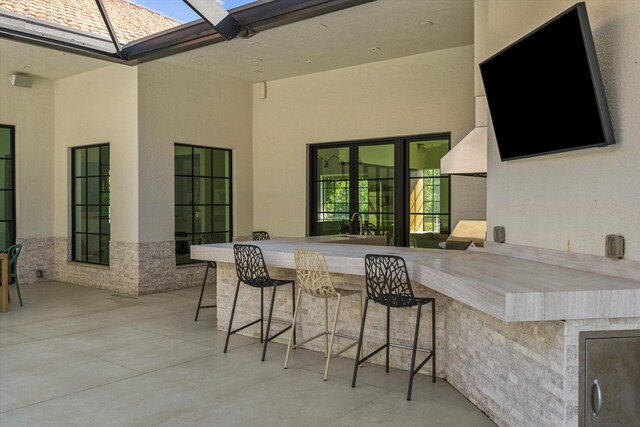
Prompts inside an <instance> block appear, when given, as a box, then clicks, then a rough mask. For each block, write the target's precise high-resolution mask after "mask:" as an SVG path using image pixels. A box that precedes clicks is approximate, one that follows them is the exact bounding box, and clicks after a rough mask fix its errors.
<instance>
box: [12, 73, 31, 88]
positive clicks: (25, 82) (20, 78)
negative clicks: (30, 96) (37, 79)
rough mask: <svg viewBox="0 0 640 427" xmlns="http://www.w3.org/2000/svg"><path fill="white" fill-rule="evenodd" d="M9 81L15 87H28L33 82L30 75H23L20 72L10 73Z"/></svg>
mask: <svg viewBox="0 0 640 427" xmlns="http://www.w3.org/2000/svg"><path fill="white" fill-rule="evenodd" d="M9 81H10V82H11V85H12V86H16V87H26V88H30V87H31V85H32V84H33V79H32V78H31V76H25V75H22V74H12V75H10V76H9Z"/></svg>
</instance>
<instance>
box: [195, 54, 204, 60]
mask: <svg viewBox="0 0 640 427" xmlns="http://www.w3.org/2000/svg"><path fill="white" fill-rule="evenodd" d="M193 59H195V60H196V61H200V60H201V59H204V56H202V55H196V56H194V57H193Z"/></svg>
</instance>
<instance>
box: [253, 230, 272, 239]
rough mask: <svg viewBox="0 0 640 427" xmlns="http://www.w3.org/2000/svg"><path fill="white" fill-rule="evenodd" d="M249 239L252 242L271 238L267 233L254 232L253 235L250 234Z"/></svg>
mask: <svg viewBox="0 0 640 427" xmlns="http://www.w3.org/2000/svg"><path fill="white" fill-rule="evenodd" d="M251 238H252V239H253V240H271V237H269V233H267V232H266V231H254V232H253V233H251Z"/></svg>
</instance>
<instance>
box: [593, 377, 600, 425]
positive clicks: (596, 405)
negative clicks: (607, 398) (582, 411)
mask: <svg viewBox="0 0 640 427" xmlns="http://www.w3.org/2000/svg"><path fill="white" fill-rule="evenodd" d="M594 397H595V399H594ZM594 400H595V402H594ZM591 408H592V409H593V417H594V418H596V417H597V416H598V415H600V412H601V411H602V386H601V385H600V382H599V381H598V380H597V379H595V380H593V385H592V386H591Z"/></svg>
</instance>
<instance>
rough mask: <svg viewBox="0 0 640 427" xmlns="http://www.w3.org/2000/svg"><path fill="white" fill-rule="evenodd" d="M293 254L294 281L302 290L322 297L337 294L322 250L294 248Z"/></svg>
mask: <svg viewBox="0 0 640 427" xmlns="http://www.w3.org/2000/svg"><path fill="white" fill-rule="evenodd" d="M293 255H294V257H295V259H296V282H297V283H298V286H300V288H301V289H302V290H303V291H305V292H306V293H308V294H310V295H313V296H316V297H322V298H327V297H335V296H338V293H337V292H336V289H335V288H334V287H333V283H332V282H331V277H330V276H329V269H328V268H327V261H326V260H325V259H324V255H323V254H322V252H320V251H305V250H302V249H296V250H295V251H293Z"/></svg>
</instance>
